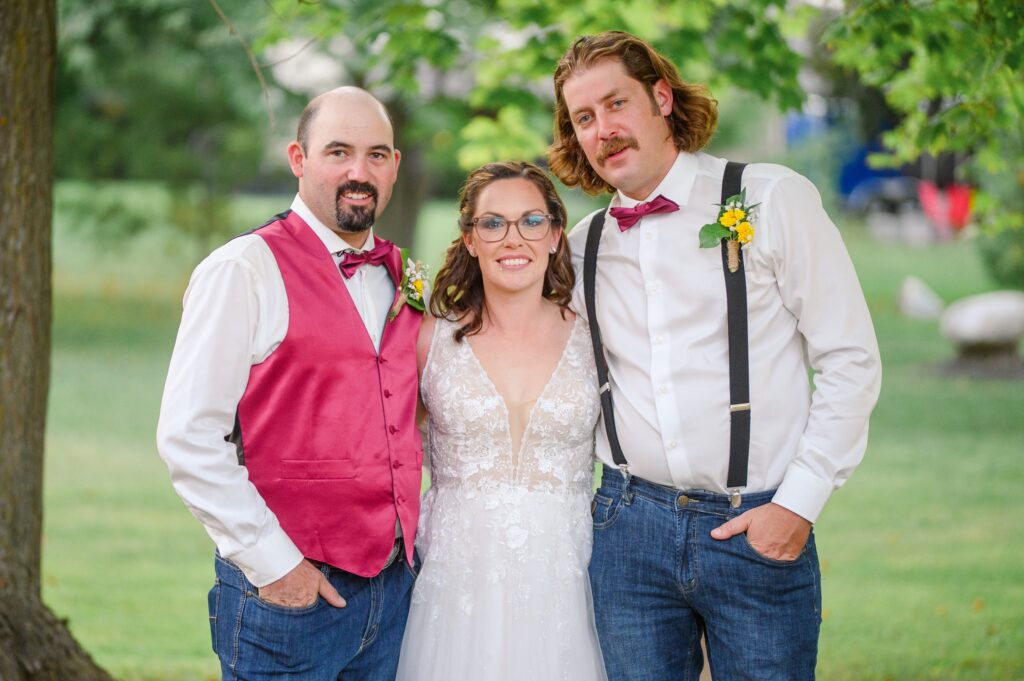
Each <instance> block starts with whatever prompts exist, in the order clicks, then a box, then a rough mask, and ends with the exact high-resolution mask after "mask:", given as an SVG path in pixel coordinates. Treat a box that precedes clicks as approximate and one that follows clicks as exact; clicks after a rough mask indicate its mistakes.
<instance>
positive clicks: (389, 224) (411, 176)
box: [373, 100, 428, 257]
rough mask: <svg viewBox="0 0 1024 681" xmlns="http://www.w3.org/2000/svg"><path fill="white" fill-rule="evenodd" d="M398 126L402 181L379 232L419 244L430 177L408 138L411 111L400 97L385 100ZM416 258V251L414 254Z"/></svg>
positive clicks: (405, 245)
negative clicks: (418, 225)
mask: <svg viewBox="0 0 1024 681" xmlns="http://www.w3.org/2000/svg"><path fill="white" fill-rule="evenodd" d="M384 105H385V106H386V107H387V109H388V113H389V114H390V115H391V121H392V123H393V124H394V126H395V137H396V140H395V146H396V147H398V149H399V150H400V151H401V152H402V163H401V165H399V167H398V182H396V183H395V189H394V193H392V195H391V201H390V202H389V203H388V206H387V208H385V209H384V212H383V213H382V214H381V216H380V219H379V220H378V221H377V225H376V226H374V228H373V231H374V233H375V234H378V235H380V236H381V237H383V238H385V239H389V240H391V241H394V242H395V243H396V244H398V245H399V246H401V247H402V248H409V249H412V248H413V246H415V243H414V241H415V235H416V221H417V220H418V219H419V215H420V209H421V208H422V207H423V202H424V201H425V200H426V197H427V188H428V186H427V185H428V180H427V178H426V177H424V174H423V172H424V171H423V152H422V151H421V150H420V147H419V145H416V144H413V143H412V142H411V141H409V139H408V135H407V134H406V131H407V130H408V127H409V118H410V116H409V111H408V108H407V107H406V105H405V103H403V102H402V101H400V100H396V101H391V102H384ZM412 256H413V257H416V256H417V254H416V253H415V252H413V253H412Z"/></svg>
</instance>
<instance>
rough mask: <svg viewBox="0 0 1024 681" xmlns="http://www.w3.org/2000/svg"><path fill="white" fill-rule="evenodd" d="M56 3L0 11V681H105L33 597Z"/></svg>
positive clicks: (13, 3) (45, 383)
mask: <svg viewBox="0 0 1024 681" xmlns="http://www.w3.org/2000/svg"><path fill="white" fill-rule="evenodd" d="M55 59H56V6H55V0H3V1H2V2H0V681H43V680H46V681H50V680H51V679H52V680H54V681H56V680H57V679H60V680H62V681H63V680H76V679H90V680H91V679H97V680H107V681H109V679H110V677H109V676H108V675H107V674H106V673H105V672H104V671H103V670H101V669H100V668H98V667H97V666H96V665H95V664H94V663H93V662H92V660H91V659H90V658H89V656H88V655H87V654H86V653H85V652H83V651H82V649H81V648H80V647H79V646H78V644H77V643H76V642H75V640H74V639H73V638H72V636H71V634H70V633H69V632H68V630H67V628H66V627H65V625H64V623H63V622H61V621H59V620H58V619H57V618H56V617H55V616H54V615H53V613H52V612H50V610H49V609H48V608H47V607H46V606H45V605H44V604H43V602H42V599H41V595H40V575H39V573H40V550H41V540H42V512H43V508H42V499H43V495H42V492H43V490H42V479H43V437H44V431H45V425H46V398H47V390H48V388H49V380H50V317H51V290H50V267H51V257H50V243H51V229H50V219H51V216H52V189H53V108H54V67H55V63H56V62H55Z"/></svg>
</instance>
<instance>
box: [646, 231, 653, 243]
mask: <svg viewBox="0 0 1024 681" xmlns="http://www.w3.org/2000/svg"><path fill="white" fill-rule="evenodd" d="M644 238H645V239H647V240H648V241H650V240H651V239H653V238H654V235H653V234H651V233H650V232H644Z"/></svg>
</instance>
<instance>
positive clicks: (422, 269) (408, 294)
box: [388, 248, 428, 321]
mask: <svg viewBox="0 0 1024 681" xmlns="http://www.w3.org/2000/svg"><path fill="white" fill-rule="evenodd" d="M402 262H403V263H405V269H403V270H402V282H401V283H400V284H399V285H398V300H397V301H395V304H394V306H393V307H392V308H391V313H390V314H389V315H388V321H393V320H394V318H395V317H397V316H398V313H399V311H401V309H402V306H403V305H408V306H409V307H411V308H412V309H414V310H419V311H420V312H424V311H426V309H427V306H426V289H427V270H428V268H427V266H426V265H424V264H423V263H422V262H420V261H419V260H413V259H412V258H410V257H409V249H408V248H403V249H402Z"/></svg>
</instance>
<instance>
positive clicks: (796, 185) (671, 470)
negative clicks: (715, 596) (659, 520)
mask: <svg viewBox="0 0 1024 681" xmlns="http://www.w3.org/2000/svg"><path fill="white" fill-rule="evenodd" d="M724 168H725V160H724V159H719V158H715V157H713V156H709V155H708V154H704V153H698V154H688V153H681V154H679V157H678V159H677V160H676V162H675V164H674V165H673V166H672V168H671V170H670V171H669V173H668V174H667V175H666V176H665V178H664V179H663V180H662V182H661V184H660V185H658V187H657V188H656V189H655V190H654V191H653V192H651V195H650V196H649V197H647V198H646V199H645V200H651V199H653V198H654V197H656V196H658V195H659V194H661V195H664V196H665V197H666V198H669V199H672V200H673V201H675V202H676V203H678V204H679V206H680V210H679V211H677V212H674V213H669V214H659V215H648V216H646V217H644V218H642V219H641V220H640V222H638V223H637V224H636V226H634V227H633V228H632V229H629V230H627V231H625V232H622V231H620V229H619V227H618V224H617V223H616V221H615V219H614V218H612V217H611V216H610V215H609V216H608V217H607V221H606V223H605V228H604V232H603V233H602V235H601V244H600V250H599V252H598V262H597V278H596V298H597V316H598V322H599V324H600V327H601V335H602V340H603V341H604V346H605V353H606V355H607V357H608V364H609V377H610V382H611V388H612V395H613V401H614V405H615V423H616V426H617V428H618V434H619V441H620V443H621V444H622V449H623V453H624V454H625V456H626V459H627V460H628V462H629V464H630V471H631V472H632V473H633V474H634V475H637V476H639V477H641V478H645V479H647V480H650V481H652V482H655V483H658V484H662V485H669V486H672V487H676V488H679V489H705V490H711V491H716V492H726V491H727V490H726V487H725V484H726V473H727V468H728V461H729V441H730V429H729V428H730V427H729V362H728V356H729V347H728V336H727V319H726V296H725V280H724V276H723V272H722V254H721V248H720V247H715V248H704V249H702V248H700V247H699V246H700V243H699V239H698V233H699V232H700V229H701V227H702V226H703V225H705V224H707V223H713V222H715V221H716V219H717V216H718V206H717V205H715V204H718V203H719V202H720V199H721V181H722V172H723V170H724ZM743 186H744V187H745V188H746V200H747V204H748V205H752V204H757V203H760V204H761V205H760V207H759V216H758V218H757V220H756V222H754V223H753V227H754V238H753V242H752V243H751V244H750V245H749V247H748V248H746V249H744V252H743V257H744V263H745V265H744V267H745V269H746V284H747V308H748V312H747V314H748V338H749V347H750V402H751V436H750V461H749V468H748V478H747V486H746V488H745V489H746V491H750V492H754V491H764V490H769V489H775V488H778V492H777V493H776V494H775V495H774V501H775V503H777V504H780V505H781V506H784V507H786V508H788V509H790V510H791V511H793V512H795V513H797V514H798V515H800V516H802V517H804V518H806V519H807V520H809V521H811V522H814V521H815V520H816V519H817V517H818V514H819V513H820V512H821V510H822V508H823V507H824V505H825V502H826V501H828V498H829V496H830V495H831V493H832V491H833V490H834V489H836V488H838V487H839V486H841V485H842V484H843V483H844V482H845V481H846V480H847V478H848V477H849V476H850V474H851V473H852V471H853V469H854V468H855V467H856V466H857V464H858V463H859V462H860V461H861V459H862V458H863V456H864V450H865V448H866V446H867V434H868V417H869V415H870V414H871V410H872V408H873V407H874V405H875V402H876V401H877V399H878V391H879V387H880V383H881V363H880V360H879V354H878V344H877V341H876V340H875V333H874V328H873V326H872V323H871V317H870V316H869V314H868V308H867V305H866V303H865V301H864V295H863V293H862V292H861V288H860V283H859V282H858V280H857V275H856V273H855V272H854V269H853V264H852V263H851V262H850V258H849V255H848V254H847V252H846V248H845V247H844V245H843V242H842V239H841V237H840V235H839V231H838V230H837V229H836V227H835V225H834V224H833V223H832V221H831V220H830V219H829V217H828V215H826V213H825V211H824V209H823V208H822V205H821V199H820V197H819V195H818V192H817V190H816V189H815V188H814V185H812V184H811V183H810V182H809V181H808V180H807V179H806V178H804V177H802V176H800V175H798V174H797V173H795V172H793V171H792V170H790V169H788V168H785V167H783V166H778V165H773V164H752V165H748V166H747V167H746V169H745V171H744V173H743ZM637 203H639V202H638V201H635V200H632V199H630V198H629V197H626V196H624V195H622V194H621V193H618V194H616V195H615V196H614V197H613V198H612V202H611V205H612V206H626V207H632V206H635V205H636V204H637ZM591 217H592V215H591V216H587V218H585V219H584V220H582V221H581V222H580V223H579V224H578V225H577V226H576V228H575V229H573V231H572V232H571V234H570V236H569V241H570V244H571V246H572V251H573V264H574V266H575V268H576V272H577V284H576V288H575V290H574V292H573V304H574V309H575V310H576V311H577V312H579V313H581V314H583V315H586V306H585V304H584V299H583V277H582V266H583V252H584V244H585V243H586V236H587V232H588V231H589V224H590V220H591ZM811 371H813V386H812V384H811V383H810V382H809V380H808V377H809V373H810V372H811ZM597 448H598V456H599V457H600V458H601V460H602V461H603V462H604V463H605V464H607V465H609V466H613V465H614V464H613V463H612V457H611V451H610V449H609V446H608V439H607V435H606V432H605V430H604V427H603V423H602V424H601V426H599V428H598V437H597Z"/></svg>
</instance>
